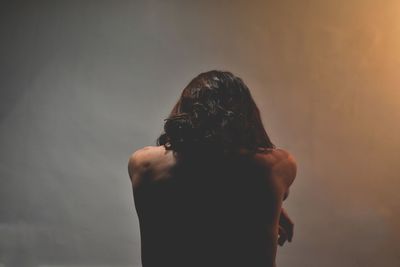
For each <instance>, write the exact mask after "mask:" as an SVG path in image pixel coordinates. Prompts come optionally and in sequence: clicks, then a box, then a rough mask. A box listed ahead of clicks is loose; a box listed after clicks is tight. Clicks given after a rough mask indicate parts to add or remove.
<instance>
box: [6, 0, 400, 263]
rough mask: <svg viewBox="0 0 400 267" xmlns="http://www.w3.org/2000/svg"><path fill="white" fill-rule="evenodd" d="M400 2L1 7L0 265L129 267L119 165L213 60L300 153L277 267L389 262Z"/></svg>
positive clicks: (135, 256)
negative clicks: (291, 229)
mask: <svg viewBox="0 0 400 267" xmlns="http://www.w3.org/2000/svg"><path fill="white" fill-rule="evenodd" d="M399 12H400V3H399V1H385V0H384V1H381V0H375V1H369V0H346V1H344V0H340V1H320V0H310V1H297V0H292V1H259V2H258V1H154V0H152V1H141V2H139V1H26V2H21V1H1V5H0V36H1V42H0V64H1V65H0V70H1V73H0V88H1V91H0V147H1V149H0V175H1V179H0V267H9V266H11V267H14V266H15V267H25V266H29V267H30V266H32V267H36V266H139V265H140V252H139V248H140V246H139V244H140V243H139V232H138V221H137V218H136V214H135V211H134V206H133V199H132V194H131V187H130V182H129V180H128V174H127V160H128V157H129V155H130V154H131V153H132V152H133V151H134V150H136V149H138V148H140V147H143V146H145V145H152V144H154V141H155V139H156V137H157V134H158V133H159V132H160V131H161V127H162V122H163V119H164V117H165V116H166V115H167V113H168V112H169V111H170V109H171V108H172V105H173V104H174V103H175V101H176V100H177V98H178V94H179V93H180V92H181V90H182V89H183V87H184V86H185V85H186V84H187V83H188V82H189V80H190V79H191V78H193V77H194V76H195V75H197V74H198V73H200V72H202V71H206V70H210V69H225V70H230V71H232V72H234V73H235V74H237V75H239V76H240V77H242V78H243V79H244V80H245V82H246V83H247V84H248V85H249V87H250V88H251V89H252V92H253V95H254V97H255V98H256V101H257V103H258V104H259V107H260V109H261V111H262V116H263V120H264V122H265V125H266V128H267V131H268V132H269V134H270V136H271V138H272V139H273V141H274V142H275V143H276V144H277V145H278V146H279V147H283V148H286V149H288V150H289V151H291V152H292V153H293V154H294V155H295V157H296V158H297V160H298V164H299V170H298V178H297V180H296V182H295V184H294V185H293V188H292V192H291V195H290V197H289V199H288V200H287V203H286V204H285V206H286V208H287V209H288V211H289V213H290V214H291V216H292V218H293V220H294V221H295V223H296V226H295V237H294V240H293V243H291V244H288V245H287V246H286V247H283V248H280V249H279V251H278V264H279V265H278V266H296V267H321V266H322V267H330V266H332V267H333V266H335V267H336V266H342V267H356V266H363V267H368V266H374V267H375V266H380V267H390V266H400V254H399V252H400V245H399V244H400V242H399V241H400V234H399V231H398V229H399V228H400V194H399V193H398V187H399V185H400V181H399V171H400V165H399V158H400V139H399V136H400V125H399V119H400V89H399V85H400V76H399V75H398V73H399V70H400V49H399V47H400V19H399V17H398V14H399Z"/></svg>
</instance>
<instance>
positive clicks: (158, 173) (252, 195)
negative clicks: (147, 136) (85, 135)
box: [134, 152, 282, 267]
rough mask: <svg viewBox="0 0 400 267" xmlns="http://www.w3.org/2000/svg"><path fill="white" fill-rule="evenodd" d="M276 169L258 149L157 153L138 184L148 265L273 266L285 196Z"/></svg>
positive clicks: (144, 260)
mask: <svg viewBox="0 0 400 267" xmlns="http://www.w3.org/2000/svg"><path fill="white" fill-rule="evenodd" d="M269 173H270V170H269V168H268V166H266V164H265V162H262V160H260V159H259V157H258V159H257V156H254V155H251V154H235V155H231V156H218V155H203V156H201V155H197V156H195V157H183V156H182V157H175V156H174V155H173V153H172V152H166V153H162V154H160V155H159V156H157V157H152V159H151V160H150V161H149V162H148V164H147V167H146V170H145V171H144V172H143V174H142V176H141V177H139V179H140V181H139V182H138V186H137V187H136V188H134V197H135V206H136V210H137V212H138V216H139V222H140V231H141V245H142V248H141V249H142V263H143V267H158V266H177V267H180V266H187V267H190V266H229V267H235V266H249V267H252V266H253V267H257V266H263V267H266V266H267V267H268V266H273V264H274V261H275V259H274V256H273V257H272V256H271V253H268V251H270V250H271V249H272V250H274V249H276V242H275V240H271V239H272V238H275V236H276V235H275V234H274V233H275V232H276V231H277V223H278V217H279V213H280V206H281V202H282V194H281V192H280V190H279V189H278V186H277V185H276V183H275V182H274V180H273V179H271V177H269ZM274 231H275V232H274ZM272 254H274V253H272Z"/></svg>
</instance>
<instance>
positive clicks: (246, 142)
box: [157, 70, 275, 153]
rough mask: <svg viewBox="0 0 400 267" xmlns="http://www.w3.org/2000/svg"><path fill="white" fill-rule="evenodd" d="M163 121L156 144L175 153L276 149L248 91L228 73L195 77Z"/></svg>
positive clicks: (213, 72)
mask: <svg viewBox="0 0 400 267" xmlns="http://www.w3.org/2000/svg"><path fill="white" fill-rule="evenodd" d="M164 121H165V124H164V132H163V133H162V134H161V135H160V136H159V137H158V139H157V144H158V145H164V146H165V148H166V149H167V150H173V151H175V152H189V153H192V152H196V151H200V150H203V151H210V150H213V151H224V152H229V151H236V150H237V149H241V148H244V149H246V150H250V151H252V152H259V151H260V150H265V149H267V148H275V146H274V144H273V143H272V142H271V140H270V138H269V137H268V134H267V133H266V131H265V128H264V126H263V123H262V120H261V116H260V111H259V109H258V107H257V105H256V103H255V102H254V99H253V97H252V96H251V93H250V90H249V88H248V87H247V86H246V85H245V83H244V82H243V81H242V79H241V78H239V77H237V76H235V75H233V74H232V73H231V72H228V71H217V70H212V71H208V72H204V73H201V74H199V75H198V76H197V77H195V78H194V79H193V80H192V81H191V82H190V83H189V84H188V85H187V86H186V87H185V89H183V91H182V94H181V96H180V98H179V100H178V102H177V103H176V104H175V106H174V107H173V109H172V111H171V113H170V115H169V116H168V118H167V119H165V120H164Z"/></svg>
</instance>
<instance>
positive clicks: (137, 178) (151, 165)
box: [128, 146, 174, 185]
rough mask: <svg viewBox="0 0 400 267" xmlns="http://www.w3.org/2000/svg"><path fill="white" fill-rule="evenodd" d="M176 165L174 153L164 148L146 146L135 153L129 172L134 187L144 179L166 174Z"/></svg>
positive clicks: (130, 158)
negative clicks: (168, 169)
mask: <svg viewBox="0 0 400 267" xmlns="http://www.w3.org/2000/svg"><path fill="white" fill-rule="evenodd" d="M171 164H174V157H173V155H172V152H171V151H169V150H166V149H165V147H164V146H145V147H143V148H140V149H138V150H136V151H135V152H133V153H132V154H131V155H130V157H129V161H128V172H129V176H130V178H131V181H132V182H133V184H134V185H136V184H139V183H140V182H141V181H142V179H143V177H147V178H149V179H152V177H153V176H159V175H160V174H162V173H165V171H166V169H167V168H169V167H170V166H171Z"/></svg>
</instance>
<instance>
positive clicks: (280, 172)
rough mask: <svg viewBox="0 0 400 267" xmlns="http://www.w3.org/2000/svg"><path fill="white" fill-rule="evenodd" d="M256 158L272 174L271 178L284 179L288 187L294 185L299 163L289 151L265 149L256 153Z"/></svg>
mask: <svg viewBox="0 0 400 267" xmlns="http://www.w3.org/2000/svg"><path fill="white" fill-rule="evenodd" d="M255 158H256V160H257V161H258V162H259V163H260V164H261V165H263V166H264V167H265V168H266V169H268V171H269V173H272V175H271V177H278V178H279V179H283V180H284V181H285V183H286V184H287V186H290V185H291V184H292V183H293V180H294V178H295V177H296V173H297V162H296V160H295V158H294V156H293V155H292V154H291V153H290V152H289V151H287V150H285V149H282V148H271V149H265V150H264V151H262V152H259V153H256V155H255Z"/></svg>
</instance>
